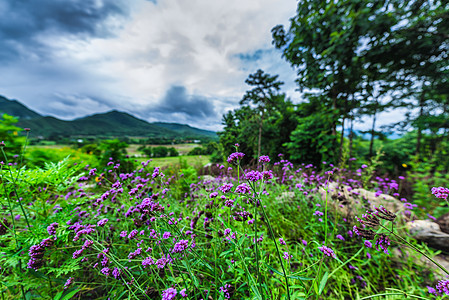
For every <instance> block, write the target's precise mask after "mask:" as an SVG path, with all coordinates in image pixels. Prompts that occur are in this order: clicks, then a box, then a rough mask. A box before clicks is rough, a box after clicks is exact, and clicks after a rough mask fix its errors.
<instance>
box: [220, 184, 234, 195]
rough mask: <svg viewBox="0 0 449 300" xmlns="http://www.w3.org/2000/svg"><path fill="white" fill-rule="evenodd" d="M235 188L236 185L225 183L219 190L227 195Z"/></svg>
mask: <svg viewBox="0 0 449 300" xmlns="http://www.w3.org/2000/svg"><path fill="white" fill-rule="evenodd" d="M233 187H234V185H233V184H232V183H225V184H223V185H222V186H221V187H220V188H219V189H220V191H222V192H223V193H225V194H226V193H227V192H229V191H230V190H231V189H232V188H233Z"/></svg>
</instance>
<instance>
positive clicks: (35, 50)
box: [0, 0, 128, 59]
mask: <svg viewBox="0 0 449 300" xmlns="http://www.w3.org/2000/svg"><path fill="white" fill-rule="evenodd" d="M127 13H128V12H127V9H126V7H125V5H124V3H122V1H116V0H102V1H94V0H40V1H33V0H24V1H13V0H11V1H7V0H6V1H5V0H1V1H0V15H1V16H2V18H0V40H1V41H2V49H1V50H0V59H10V58H11V57H13V56H14V55H22V56H23V55H26V54H27V53H28V54H31V53H32V54H34V55H36V56H43V55H44V54H45V53H46V52H47V51H46V49H45V46H44V45H43V44H42V43H41V41H40V40H39V38H40V36H41V35H46V36H47V37H48V36H51V35H61V34H69V35H77V36H84V37H86V38H87V37H92V36H109V35H111V34H112V29H114V28H113V26H111V24H107V22H106V21H107V20H108V19H109V18H110V17H118V16H125V15H127Z"/></svg>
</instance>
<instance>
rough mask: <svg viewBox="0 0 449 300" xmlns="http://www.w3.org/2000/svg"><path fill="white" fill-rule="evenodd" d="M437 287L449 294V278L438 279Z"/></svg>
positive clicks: (443, 292) (441, 291)
mask: <svg viewBox="0 0 449 300" xmlns="http://www.w3.org/2000/svg"><path fill="white" fill-rule="evenodd" d="M436 288H437V290H438V291H439V292H440V293H442V294H446V295H449V280H440V281H438V284H437V286H436Z"/></svg>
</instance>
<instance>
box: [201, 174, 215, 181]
mask: <svg viewBox="0 0 449 300" xmlns="http://www.w3.org/2000/svg"><path fill="white" fill-rule="evenodd" d="M201 179H202V180H203V182H204V181H215V177H214V176H211V175H203V176H201Z"/></svg>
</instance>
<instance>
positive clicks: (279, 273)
mask: <svg viewBox="0 0 449 300" xmlns="http://www.w3.org/2000/svg"><path fill="white" fill-rule="evenodd" d="M265 265H266V266H267V267H268V269H270V270H271V271H273V272H274V273H276V274H278V275H280V276H282V277H284V274H282V273H281V272H279V271H278V270H276V269H275V268H273V267H272V266H270V265H268V264H265Z"/></svg>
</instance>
